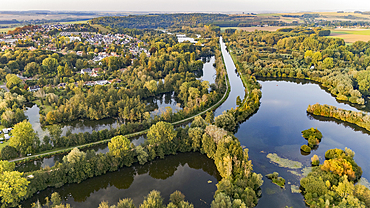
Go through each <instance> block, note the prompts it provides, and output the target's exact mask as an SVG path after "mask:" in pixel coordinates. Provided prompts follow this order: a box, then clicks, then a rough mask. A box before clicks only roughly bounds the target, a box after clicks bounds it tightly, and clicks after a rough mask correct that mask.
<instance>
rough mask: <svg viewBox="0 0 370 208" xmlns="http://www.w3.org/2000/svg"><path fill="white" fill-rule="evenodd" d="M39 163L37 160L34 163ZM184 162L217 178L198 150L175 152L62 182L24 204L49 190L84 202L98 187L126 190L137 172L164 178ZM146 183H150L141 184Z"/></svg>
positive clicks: (173, 172)
mask: <svg viewBox="0 0 370 208" xmlns="http://www.w3.org/2000/svg"><path fill="white" fill-rule="evenodd" d="M37 164H38V165H40V166H41V162H40V161H39V162H37ZM186 164H187V165H188V166H189V167H190V168H192V169H197V170H203V171H204V172H206V173H208V174H209V175H211V176H213V177H215V178H216V179H217V180H218V181H220V180H221V176H220V175H219V173H218V171H217V168H216V166H215V164H214V161H213V160H212V159H209V158H208V157H207V156H205V155H202V154H200V153H198V152H190V153H179V154H177V155H171V156H166V157H165V158H164V159H157V160H154V161H152V162H149V163H146V164H145V165H139V164H138V163H135V164H134V165H133V166H131V167H125V168H121V169H120V170H118V171H115V172H112V173H107V174H105V175H101V176H97V177H93V178H90V179H87V180H85V181H83V182H81V183H80V184H66V185H64V186H63V187H61V188H48V189H46V190H44V191H41V192H40V193H39V194H36V195H34V196H33V197H31V198H30V199H28V200H27V201H26V202H24V203H23V206H25V207H26V205H27V204H30V203H32V202H35V201H37V200H38V199H39V200H40V203H45V197H50V195H51V193H53V192H58V193H59V194H60V196H61V198H64V199H67V198H68V197H73V200H74V201H76V202H86V201H87V200H88V198H89V197H90V195H91V194H93V193H94V192H97V191H99V190H102V189H106V190H107V191H112V190H109V189H107V188H109V187H110V186H114V187H116V188H117V189H128V188H130V186H131V185H132V183H133V182H134V180H135V176H137V175H145V174H148V175H150V176H151V177H152V178H155V179H161V180H166V179H168V178H170V177H171V176H173V175H175V174H176V170H177V169H178V168H179V166H185V165H186ZM143 185H149V186H150V184H143Z"/></svg>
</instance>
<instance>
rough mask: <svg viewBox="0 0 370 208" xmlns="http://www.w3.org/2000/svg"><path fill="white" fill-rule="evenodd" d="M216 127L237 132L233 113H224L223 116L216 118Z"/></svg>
mask: <svg viewBox="0 0 370 208" xmlns="http://www.w3.org/2000/svg"><path fill="white" fill-rule="evenodd" d="M215 124H216V126H218V127H220V128H223V129H225V130H227V131H231V132H232V131H234V130H235V126H236V123H235V118H234V116H233V115H231V113H228V112H223V113H222V114H221V115H219V116H217V117H216V118H215Z"/></svg>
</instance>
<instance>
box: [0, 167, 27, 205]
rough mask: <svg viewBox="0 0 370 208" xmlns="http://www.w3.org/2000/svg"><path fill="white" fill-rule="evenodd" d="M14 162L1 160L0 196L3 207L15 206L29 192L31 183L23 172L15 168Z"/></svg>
mask: <svg viewBox="0 0 370 208" xmlns="http://www.w3.org/2000/svg"><path fill="white" fill-rule="evenodd" d="M14 167H15V165H14V163H9V162H8V161H0V198H1V204H2V206H1V207H13V206H15V205H17V204H18V202H19V201H20V200H21V199H22V197H24V196H25V195H26V194H27V186H28V184H29V183H30V182H29V181H27V179H26V178H24V177H23V173H20V172H18V171H13V170H14Z"/></svg>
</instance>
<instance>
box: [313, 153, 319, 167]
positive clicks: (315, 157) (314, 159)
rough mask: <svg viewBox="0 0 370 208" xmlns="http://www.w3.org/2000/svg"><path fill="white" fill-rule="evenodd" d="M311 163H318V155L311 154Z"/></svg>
mask: <svg viewBox="0 0 370 208" xmlns="http://www.w3.org/2000/svg"><path fill="white" fill-rule="evenodd" d="M311 163H312V165H319V164H320V160H319V157H318V156H317V155H313V156H312V158H311Z"/></svg>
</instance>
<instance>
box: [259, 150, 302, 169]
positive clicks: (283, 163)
mask: <svg viewBox="0 0 370 208" xmlns="http://www.w3.org/2000/svg"><path fill="white" fill-rule="evenodd" d="M266 157H267V158H268V159H270V161H271V162H274V163H277V164H278V165H279V166H280V167H283V168H290V169H299V168H302V166H303V165H302V163H300V162H298V161H294V160H289V159H285V158H281V157H279V156H278V155H277V154H276V153H269V154H267V156H266Z"/></svg>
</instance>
